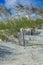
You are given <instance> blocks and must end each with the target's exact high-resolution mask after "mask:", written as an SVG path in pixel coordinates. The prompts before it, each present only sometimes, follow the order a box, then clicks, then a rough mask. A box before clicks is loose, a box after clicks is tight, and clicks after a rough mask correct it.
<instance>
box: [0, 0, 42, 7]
mask: <svg viewBox="0 0 43 65" xmlns="http://www.w3.org/2000/svg"><path fill="white" fill-rule="evenodd" d="M17 3H21V4H23V5H29V6H30V5H31V4H32V6H36V7H42V8H43V0H0V4H2V5H4V6H6V7H7V8H11V7H13V6H14V5H15V4H17Z"/></svg>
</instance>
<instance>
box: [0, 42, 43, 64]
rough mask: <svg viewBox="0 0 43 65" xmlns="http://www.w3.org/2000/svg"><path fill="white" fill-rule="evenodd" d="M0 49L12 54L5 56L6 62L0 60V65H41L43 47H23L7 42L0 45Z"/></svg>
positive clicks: (42, 61)
mask: <svg viewBox="0 0 43 65" xmlns="http://www.w3.org/2000/svg"><path fill="white" fill-rule="evenodd" d="M1 46H2V47H1ZM3 46H4V47H3ZM0 47H1V48H3V49H7V50H9V51H10V52H12V54H10V55H7V58H6V59H8V57H9V59H8V60H4V59H3V60H2V61H1V60H0V65H43V46H27V47H23V46H19V45H16V44H14V43H11V42H8V43H3V44H0Z"/></svg>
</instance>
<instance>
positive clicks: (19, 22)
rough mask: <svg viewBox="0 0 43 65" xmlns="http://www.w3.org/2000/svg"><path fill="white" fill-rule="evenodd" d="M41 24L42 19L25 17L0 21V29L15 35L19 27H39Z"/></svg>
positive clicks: (42, 24) (42, 22) (42, 23)
mask: <svg viewBox="0 0 43 65" xmlns="http://www.w3.org/2000/svg"><path fill="white" fill-rule="evenodd" d="M42 26H43V19H37V20H35V21H34V20H29V19H27V18H26V17H23V18H22V19H20V18H19V19H14V20H12V21H11V20H7V21H5V22H4V23H3V22H2V21H1V22H0V30H4V33H6V34H7V35H14V36H16V35H17V33H18V31H20V28H35V27H37V28H41V27H42Z"/></svg>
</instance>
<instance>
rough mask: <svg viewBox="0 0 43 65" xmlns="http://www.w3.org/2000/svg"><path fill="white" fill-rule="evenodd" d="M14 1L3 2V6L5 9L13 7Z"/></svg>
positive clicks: (6, 0)
mask: <svg viewBox="0 0 43 65" xmlns="http://www.w3.org/2000/svg"><path fill="white" fill-rule="evenodd" d="M15 2H16V0H5V6H6V7H7V8H10V7H13V6H14V3H15Z"/></svg>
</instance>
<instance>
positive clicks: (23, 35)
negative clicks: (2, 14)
mask: <svg viewBox="0 0 43 65" xmlns="http://www.w3.org/2000/svg"><path fill="white" fill-rule="evenodd" d="M22 31H23V32H22V33H23V46H25V39H24V30H22Z"/></svg>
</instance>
